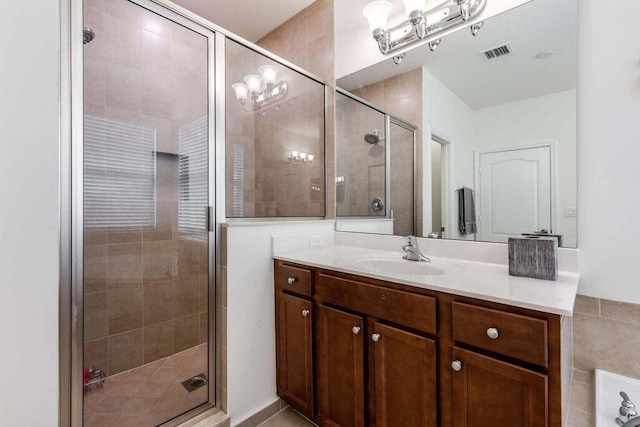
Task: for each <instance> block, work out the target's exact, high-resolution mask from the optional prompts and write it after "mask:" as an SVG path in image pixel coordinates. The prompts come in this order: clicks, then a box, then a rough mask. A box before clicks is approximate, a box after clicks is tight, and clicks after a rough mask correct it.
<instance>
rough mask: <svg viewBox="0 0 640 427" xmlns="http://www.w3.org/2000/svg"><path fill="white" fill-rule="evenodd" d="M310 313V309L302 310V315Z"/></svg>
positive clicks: (305, 315)
mask: <svg viewBox="0 0 640 427" xmlns="http://www.w3.org/2000/svg"><path fill="white" fill-rule="evenodd" d="M309 313H310V312H309V310H302V317H307V316H308V315H309Z"/></svg>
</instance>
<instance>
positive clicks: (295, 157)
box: [287, 151, 315, 164]
mask: <svg viewBox="0 0 640 427" xmlns="http://www.w3.org/2000/svg"><path fill="white" fill-rule="evenodd" d="M314 158H315V156H314V155H313V154H307V153H299V152H297V151H292V152H291V153H289V155H288V156H287V159H289V161H290V162H293V163H296V164H299V163H312V162H313V159H314Z"/></svg>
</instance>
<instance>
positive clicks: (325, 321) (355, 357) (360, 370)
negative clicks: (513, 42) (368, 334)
mask: <svg viewBox="0 0 640 427" xmlns="http://www.w3.org/2000/svg"><path fill="white" fill-rule="evenodd" d="M363 325H364V322H363V319H362V317H359V316H354V315H352V314H349V313H345V312H343V311H340V310H335V309H333V308H329V307H325V306H320V307H319V308H318V328H319V329H318V377H319V378H318V380H319V381H318V396H319V412H320V413H319V414H318V415H319V419H320V421H321V425H324V426H332V427H337V426H341V427H361V426H364V425H365V421H364V418H365V417H364V388H365V383H364V350H363V346H364V340H363V336H364V327H363Z"/></svg>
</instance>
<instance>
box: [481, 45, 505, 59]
mask: <svg viewBox="0 0 640 427" xmlns="http://www.w3.org/2000/svg"><path fill="white" fill-rule="evenodd" d="M511 53H513V49H512V48H511V43H505V44H503V45H501V46H497V47H492V48H491V49H487V50H485V51H482V52H481V54H482V56H483V57H484V59H486V60H488V61H490V60H493V59H498V58H502V57H503V56H507V55H511Z"/></svg>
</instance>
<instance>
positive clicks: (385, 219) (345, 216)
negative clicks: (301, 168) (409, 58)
mask: <svg viewBox="0 0 640 427" xmlns="http://www.w3.org/2000/svg"><path fill="white" fill-rule="evenodd" d="M416 134H417V130H416V128H415V127H414V126H412V125H410V124H408V123H406V122H404V121H403V120H401V119H399V118H396V117H393V116H391V115H389V114H387V113H385V112H384V111H382V110H380V109H378V108H376V107H375V106H373V105H371V104H369V103H367V102H366V101H364V100H361V99H359V98H357V97H355V96H353V95H351V94H350V93H348V92H345V91H342V90H338V92H337V93H336V151H337V153H336V202H337V216H338V219H339V220H340V221H339V223H338V229H339V230H341V231H364V232H374V233H382V234H393V235H403V236H406V235H410V234H414V235H415V234H416V233H417V230H416V227H417V222H416V203H415V192H416V187H417V185H416V180H417V177H416V174H415V173H414V171H415V170H416V166H415V159H416V152H415V151H416V139H417V138H416Z"/></svg>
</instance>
